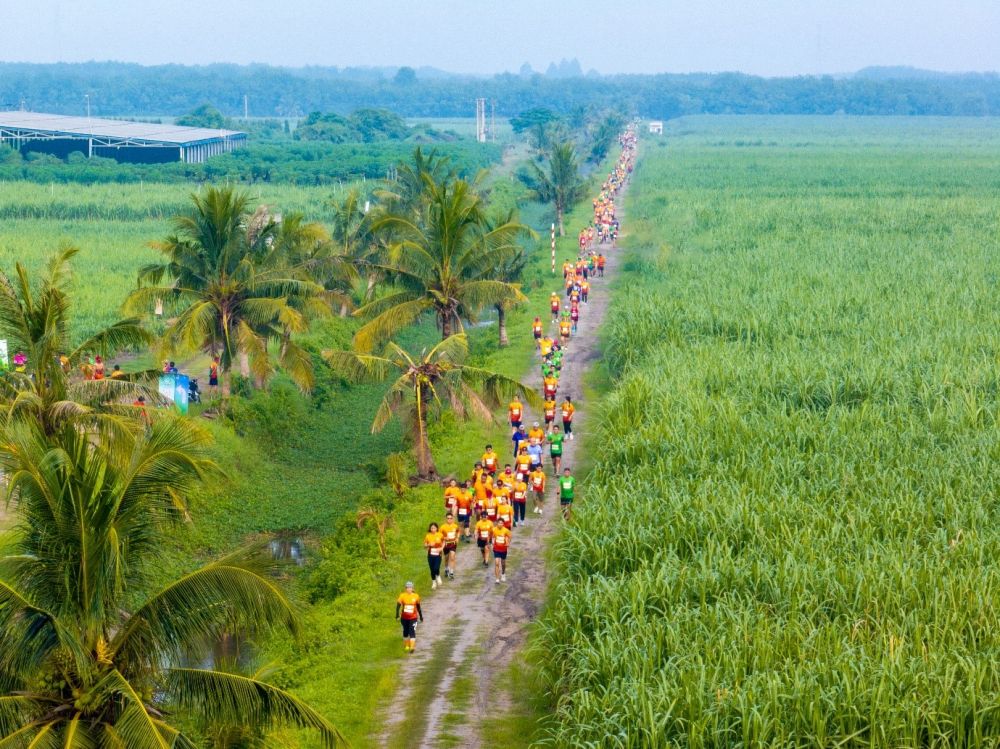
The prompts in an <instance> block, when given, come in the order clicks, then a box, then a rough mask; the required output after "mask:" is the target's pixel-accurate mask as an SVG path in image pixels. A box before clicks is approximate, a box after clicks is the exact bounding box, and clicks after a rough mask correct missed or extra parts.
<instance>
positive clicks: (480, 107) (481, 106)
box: [476, 99, 486, 143]
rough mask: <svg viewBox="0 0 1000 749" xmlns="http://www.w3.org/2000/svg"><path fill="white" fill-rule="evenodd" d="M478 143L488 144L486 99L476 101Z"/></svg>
mask: <svg viewBox="0 0 1000 749" xmlns="http://www.w3.org/2000/svg"><path fill="white" fill-rule="evenodd" d="M476 142H477V143H485V142H486V99H476Z"/></svg>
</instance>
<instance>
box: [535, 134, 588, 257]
mask: <svg viewBox="0 0 1000 749" xmlns="http://www.w3.org/2000/svg"><path fill="white" fill-rule="evenodd" d="M521 179H522V180H523V181H524V182H525V184H526V185H527V186H528V187H529V188H530V189H531V191H532V192H533V193H534V194H535V197H536V198H537V199H538V200H539V201H541V202H542V203H552V204H553V206H555V209H556V223H557V224H558V225H559V236H560V237H564V236H566V229H565V227H564V226H563V216H564V214H565V213H566V211H567V210H569V209H570V208H572V207H573V204H574V203H576V202H577V201H578V200H580V199H581V198H582V197H583V196H584V195H585V194H586V192H587V185H586V183H585V182H584V181H583V178H582V177H581V176H580V165H579V163H578V162H577V158H576V149H575V148H574V147H573V144H572V143H570V142H569V141H565V142H563V143H559V144H557V145H554V146H553V147H552V150H551V151H550V152H549V168H548V171H547V172H545V171H542V169H541V168H539V166H538V165H537V164H535V163H530V164H529V165H528V171H527V172H522V174H521Z"/></svg>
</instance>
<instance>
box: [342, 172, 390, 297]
mask: <svg viewBox="0 0 1000 749" xmlns="http://www.w3.org/2000/svg"><path fill="white" fill-rule="evenodd" d="M366 208H368V206H364V207H363V206H362V202H361V192H360V191H359V190H357V189H352V190H350V191H348V193H347V194H346V195H345V196H344V198H343V199H342V200H340V201H339V202H337V203H335V204H334V206H333V232H332V234H333V242H332V247H333V252H334V257H335V258H336V259H337V261H338V262H339V264H340V266H341V268H340V269H339V272H338V273H337V276H336V277H337V278H338V280H339V282H340V284H341V287H342V288H343V289H344V290H345V291H348V292H350V293H352V295H353V299H352V301H354V302H356V303H358V304H366V303H367V302H369V301H371V298H372V294H373V293H374V292H375V287H376V285H377V284H378V283H379V281H381V280H382V278H383V277H384V274H383V273H382V272H381V271H380V270H379V269H378V267H377V263H378V262H379V261H380V260H381V259H383V254H384V252H383V251H384V250H385V246H384V243H383V242H380V241H379V238H378V237H376V236H375V235H374V234H373V233H372V230H371V229H372V222H371V220H370V219H369V214H368V213H366V210H365V209H366ZM346 312H347V309H346V308H345V307H342V308H341V316H343V315H344V314H345V313H346Z"/></svg>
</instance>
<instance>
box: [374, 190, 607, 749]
mask: <svg viewBox="0 0 1000 749" xmlns="http://www.w3.org/2000/svg"><path fill="white" fill-rule="evenodd" d="M624 192H625V191H622V192H621V193H620V194H619V196H618V198H617V199H616V204H617V205H618V213H619V216H621V214H622V210H621V207H620V206H621V203H622V197H623V196H624ZM602 249H603V251H604V253H605V255H606V256H607V267H606V278H597V279H593V280H592V284H591V291H590V300H589V303H587V304H581V305H580V322H579V330H578V332H577V334H576V335H575V336H573V338H572V339H571V340H570V342H569V345H568V346H567V348H566V354H565V355H564V358H563V368H562V374H561V376H560V380H559V393H558V400H559V402H561V401H562V398H563V396H565V395H570V396H571V397H572V398H573V402H574V404H575V405H576V406H577V411H576V414H575V415H574V419H573V431H574V433H575V434H576V439H574V440H573V441H568V440H567V441H564V443H563V445H564V450H563V467H564V468H566V467H569V468H571V469H574V468H575V462H576V457H577V452H578V450H579V445H580V444H581V441H582V438H583V435H585V434H586V433H587V429H588V426H589V419H588V417H589V414H588V410H589V409H588V407H587V406H588V404H587V402H586V400H585V399H584V398H583V397H582V395H583V380H584V378H585V376H586V374H587V372H588V370H589V368H590V365H591V364H592V363H593V362H594V361H596V360H597V359H598V357H599V356H600V348H599V344H598V330H599V329H600V327H601V325H602V323H603V322H604V318H605V315H606V313H607V308H608V303H609V292H608V284H609V282H610V280H611V279H612V278H613V277H614V275H615V268H616V267H617V264H618V262H619V260H620V258H619V255H620V252H621V251H620V250H614V249H610V246H608V245H602ZM553 283H554V284H555V286H554V288H561V279H558V278H557V280H554V281H553ZM524 334H527V333H526V332H525V331H512V335H524ZM549 334H550V335H552V331H550V333H549ZM539 364H540V360H539V359H538V358H537V355H536V357H535V358H534V359H533V361H532V368H531V374H530V376H528V377H526V378H525V380H524V382H525V384H527V385H529V386H531V387H534V388H536V389H538V390H539V391H540V390H541V374H540V367H539V366H538V365H539ZM557 418H558V414H557ZM535 421H538V422H541V421H542V418H541V415H540V414H532V413H529V414H528V416H527V418H526V419H525V423H526V424H527V425H529V426H530V425H531V424H532V423H533V422H535ZM498 452H500V453H501V458H502V462H507V460H508V456H509V455H510V454H511V445H510V443H509V442H507V443H506V444H505V445H504V446H503V451H501V450H498ZM511 462H512V461H511ZM545 467H546V472H547V473H548V482H547V486H546V505H545V512H544V514H543V516H542V517H539V516H538V515H535V514H533V513H532V512H531V501H530V500H529V502H528V517H527V523H526V525H523V526H520V527H518V528H516V529H514V537H513V543H512V544H511V551H510V557H509V558H508V566H507V582H506V583H501V584H500V585H496V584H495V582H494V577H493V563H492V560H491V561H490V565H489V567H483V566H482V561H481V557H480V556H479V552H478V549H477V548H476V546H475V545H474V544H460V545H459V549H458V560H457V565H456V579H455V580H454V581H446V582H445V584H444V587H443V588H439V589H438V590H436V591H434V592H431V591H430V590H426V588H427V586H426V584H424V585H422V586H420V587H419V589H418V592H419V591H423V594H424V599H423V610H424V617H425V622H424V623H423V624H421V625H420V626H419V629H418V633H417V635H418V640H417V645H418V647H417V650H416V652H415V653H414V654H413V655H411V656H409V657H408V658H407V660H406V662H405V663H404V664H403V667H402V669H401V670H400V675H399V683H400V684H407V685H412V684H423V685H427V684H428V682H429V683H430V688H426V695H425V697H424V698H423V699H421V698H419V697H418V698H417V699H414V694H413V692H412V691H411V690H400V691H399V692H398V693H397V694H396V696H395V697H394V699H393V702H392V704H391V705H389V706H388V709H387V711H386V714H385V718H384V721H383V732H382V735H381V736H380V737H379V739H378V742H379V745H380V746H383V747H406V748H407V749H410V748H411V747H412V748H416V747H421V748H426V749H438V748H439V747H453V746H454V747H463V748H466V749H479V748H480V747H483V746H484V744H483V742H482V740H481V738H480V736H479V735H478V734H477V731H476V728H475V727H476V726H477V725H479V724H480V723H481V721H482V720H483V719H484V718H487V717H495V716H497V715H502V714H505V713H506V712H508V711H509V708H510V698H509V695H507V694H506V692H505V690H502V689H498V684H499V683H500V682H501V681H502V679H503V678H504V676H505V673H506V669H507V666H508V664H509V662H510V658H511V657H512V656H513V655H514V654H515V653H517V652H518V651H519V650H520V648H521V647H522V646H523V645H524V642H525V638H526V634H527V628H528V626H529V625H530V624H531V622H532V621H533V620H534V619H535V616H536V615H537V613H538V611H539V608H540V607H541V605H542V602H543V599H544V595H545V591H546V588H547V583H548V569H547V568H546V565H545V549H546V545H547V542H548V539H549V538H550V536H551V535H552V534H553V533H555V532H556V531H557V529H558V527H559V525H560V523H561V522H562V521H561V518H560V517H559V503H558V500H557V499H556V493H555V492H556V487H557V485H558V484H557V482H556V481H555V479H554V478H553V477H552V470H551V465H550V464H549V458H548V455H547V454H546V466H545Z"/></svg>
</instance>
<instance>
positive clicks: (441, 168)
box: [375, 146, 458, 215]
mask: <svg viewBox="0 0 1000 749" xmlns="http://www.w3.org/2000/svg"><path fill="white" fill-rule="evenodd" d="M457 176H458V175H457V173H456V172H455V170H454V168H453V167H451V165H450V159H449V158H448V157H447V156H441V155H439V154H438V152H437V151H436V150H434V149H431V151H430V152H429V153H428V154H426V155H425V154H424V152H423V151H422V150H421V149H420V147H419V146H418V147H417V148H415V149H414V150H413V155H412V156H411V157H410V160H409V161H404V162H402V163H400V164H399V165H398V166H397V167H396V170H395V176H394V177H393V179H392V180H390V181H389V183H388V185H387V186H386V187H385V188H383V189H380V190H376V191H375V197H376V198H378V201H379V203H380V204H381V206H382V207H383V208H384V209H385V211H386V212H387V213H393V214H397V215H399V214H401V215H416V214H419V212H420V209H421V208H422V207H423V205H424V204H425V202H426V199H427V191H426V188H425V181H426V180H428V179H430V180H431V181H432V182H435V183H444V182H451V181H452V180H454V179H456V177H457Z"/></svg>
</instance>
